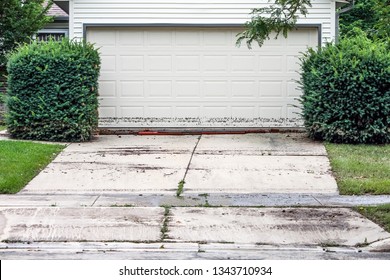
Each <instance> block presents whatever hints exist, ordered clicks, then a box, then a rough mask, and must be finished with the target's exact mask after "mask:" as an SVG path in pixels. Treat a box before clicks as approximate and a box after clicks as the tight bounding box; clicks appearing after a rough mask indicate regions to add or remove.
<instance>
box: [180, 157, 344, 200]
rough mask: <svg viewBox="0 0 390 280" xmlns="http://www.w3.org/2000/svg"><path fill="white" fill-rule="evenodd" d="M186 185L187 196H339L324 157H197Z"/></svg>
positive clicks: (327, 161) (187, 177) (188, 174)
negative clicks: (193, 194) (188, 194)
mask: <svg viewBox="0 0 390 280" xmlns="http://www.w3.org/2000/svg"><path fill="white" fill-rule="evenodd" d="M185 181H186V184H185V188H184V191H185V193H187V192H189V193H192V192H196V193H219V192H225V193H327V194H337V193H338V189H337V184H336V181H335V179H334V178H333V176H332V174H331V171H330V165H329V160H328V159H327V158H326V157H324V156H248V155H238V154H237V155H199V154H196V155H194V157H193V159H192V162H191V165H190V169H189V171H188V173H187V176H186V179H185Z"/></svg>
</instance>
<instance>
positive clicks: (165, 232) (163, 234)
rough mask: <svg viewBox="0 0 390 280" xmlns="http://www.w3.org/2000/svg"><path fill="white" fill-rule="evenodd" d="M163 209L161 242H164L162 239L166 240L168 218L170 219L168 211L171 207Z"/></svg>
mask: <svg viewBox="0 0 390 280" xmlns="http://www.w3.org/2000/svg"><path fill="white" fill-rule="evenodd" d="M163 207H164V220H163V224H162V227H161V230H160V232H161V241H164V239H167V238H168V231H169V229H168V223H169V217H170V211H171V206H167V205H165V206H163Z"/></svg>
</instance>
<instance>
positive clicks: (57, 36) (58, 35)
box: [36, 29, 68, 41]
mask: <svg viewBox="0 0 390 280" xmlns="http://www.w3.org/2000/svg"><path fill="white" fill-rule="evenodd" d="M50 37H51V38H53V39H54V40H61V39H62V38H64V37H68V30H66V29H42V30H39V31H38V33H37V36H36V39H38V40H39V41H47V40H49V38H50Z"/></svg>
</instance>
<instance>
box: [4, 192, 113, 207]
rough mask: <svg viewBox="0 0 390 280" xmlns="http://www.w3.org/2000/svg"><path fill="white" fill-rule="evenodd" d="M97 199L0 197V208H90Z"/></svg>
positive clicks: (79, 197) (51, 196)
mask: <svg viewBox="0 0 390 280" xmlns="http://www.w3.org/2000/svg"><path fill="white" fill-rule="evenodd" d="M98 198H99V196H97V195H28V194H27V195H21V194H16V195H13V194H12V195H0V207H85V206H92V205H93V204H94V202H95V201H96V200H97V199H98ZM108 206H110V205H108Z"/></svg>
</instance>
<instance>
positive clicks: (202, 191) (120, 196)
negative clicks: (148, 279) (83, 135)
mask: <svg viewBox="0 0 390 280" xmlns="http://www.w3.org/2000/svg"><path fill="white" fill-rule="evenodd" d="M180 181H184V182H185V184H184V188H183V190H182V191H181V193H180V191H179V193H180V196H179V197H177V195H176V194H177V192H178V190H179V182H180ZM382 203H390V196H340V195H339V194H338V191H337V185H336V181H335V179H334V177H333V176H332V173H331V170H330V165H329V161H328V158H327V154H326V151H325V148H324V146H323V145H322V144H321V143H318V142H313V141H311V140H309V139H307V138H305V136H304V135H302V134H245V135H202V136H101V137H99V138H98V139H97V140H95V141H92V142H90V143H83V144H71V145H69V146H68V147H67V148H66V149H64V151H63V152H62V153H61V154H60V155H59V156H58V157H57V158H56V159H55V160H54V161H53V162H52V163H51V164H50V165H49V166H48V167H47V168H46V169H45V170H43V171H42V172H41V173H40V174H39V175H38V176H37V177H35V178H34V179H33V180H32V181H31V182H30V183H29V184H28V185H27V186H26V187H25V188H24V189H23V190H22V191H21V192H20V193H18V194H16V195H0V240H1V242H0V258H1V259H229V258H231V259H390V234H389V233H388V232H386V231H384V230H383V229H382V228H381V227H379V226H378V225H376V224H374V223H373V222H371V221H369V220H368V219H366V218H364V217H363V216H361V215H360V214H358V213H357V212H355V211H354V210H352V209H351V208H350V207H352V206H358V205H376V204H382Z"/></svg>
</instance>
